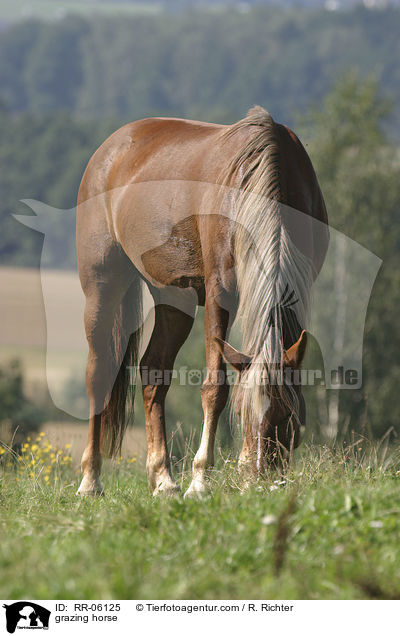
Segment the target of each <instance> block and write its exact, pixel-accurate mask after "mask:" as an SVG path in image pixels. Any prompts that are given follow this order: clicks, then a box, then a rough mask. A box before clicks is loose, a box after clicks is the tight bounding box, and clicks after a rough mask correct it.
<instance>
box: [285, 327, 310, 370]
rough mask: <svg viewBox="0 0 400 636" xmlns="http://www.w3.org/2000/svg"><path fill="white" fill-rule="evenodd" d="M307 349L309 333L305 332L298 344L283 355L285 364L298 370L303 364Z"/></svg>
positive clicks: (302, 333)
mask: <svg viewBox="0 0 400 636" xmlns="http://www.w3.org/2000/svg"><path fill="white" fill-rule="evenodd" d="M306 347H307V331H305V330H303V331H302V332H301V336H300V338H299V339H298V341H297V342H295V343H294V345H292V346H291V347H290V348H289V349H288V350H287V351H285V352H284V354H283V364H286V365H287V366H288V367H291V368H292V369H298V368H299V367H300V366H301V363H302V362H303V359H304V355H305V353H306Z"/></svg>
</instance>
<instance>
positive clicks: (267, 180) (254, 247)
mask: <svg viewBox="0 0 400 636" xmlns="http://www.w3.org/2000/svg"><path fill="white" fill-rule="evenodd" d="M244 129H245V130H247V131H249V135H248V140H247V142H246V143H245V144H244V145H243V146H242V147H241V148H240V149H239V150H238V152H237V153H236V155H235V156H234V157H233V158H232V160H231V162H230V163H229V166H228V168H227V172H226V174H225V175H224V178H225V183H226V184H227V185H228V184H232V182H233V179H235V186H236V187H237V188H238V190H237V196H236V212H235V217H234V218H235V221H236V226H235V227H236V229H235V241H234V256H235V267H236V276H237V284H238V290H239V308H238V317H239V318H240V319H241V327H242V333H243V350H244V351H245V352H246V353H250V354H252V356H253V363H252V365H251V366H250V368H249V370H248V372H247V374H246V390H241V391H240V401H238V400H237V398H238V391H236V392H234V394H233V402H234V403H235V401H237V404H238V405H240V410H241V419H242V423H246V422H251V423H253V425H255V426H258V424H259V418H260V415H261V412H262V409H263V405H264V403H265V395H266V391H265V389H263V387H262V384H263V378H264V379H265V374H266V372H268V373H270V372H271V371H272V370H274V372H275V375H276V370H277V369H278V374H280V375H279V378H278V385H279V390H280V394H281V397H282V399H284V400H285V402H286V403H287V405H288V407H289V409H290V411H291V412H293V413H295V414H296V412H297V406H298V405H297V397H296V394H295V392H294V391H293V390H290V387H285V386H284V383H283V367H282V360H283V351H284V333H283V330H284V328H285V329H286V332H287V330H290V329H292V331H294V325H293V320H292V324H290V322H291V321H290V319H289V320H288V315H293V316H295V319H294V320H295V321H297V328H298V326H300V327H301V328H305V326H306V325H307V318H308V313H309V304H310V288H311V282H312V265H311V262H310V260H309V259H308V258H306V257H305V256H304V255H303V254H302V253H301V252H300V250H299V249H298V248H297V247H296V246H295V245H294V243H293V241H292V240H291V238H290V236H289V233H288V231H287V229H286V227H285V224H284V220H283V216H282V204H285V203H286V189H285V187H286V183H285V179H284V175H283V174H282V170H281V153H280V147H279V141H278V136H277V130H276V124H275V122H274V120H273V119H272V117H271V115H270V114H269V113H268V112H267V111H266V110H264V109H263V108H261V107H259V106H256V107H254V108H252V109H251V110H250V111H249V113H248V115H247V117H245V118H244V119H243V120H241V121H239V122H238V123H236V124H233V125H232V126H230V127H229V129H228V130H227V131H226V132H225V133H224V135H225V136H226V137H228V138H230V137H232V135H236V134H237V132H238V131H241V130H244ZM289 307H290V311H288V308H289ZM298 335H299V334H297V337H298ZM294 337H295V334H294V333H293V338H294ZM241 389H243V384H242V385H241Z"/></svg>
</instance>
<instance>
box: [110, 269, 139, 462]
mask: <svg viewBox="0 0 400 636" xmlns="http://www.w3.org/2000/svg"><path fill="white" fill-rule="evenodd" d="M142 320H143V298H142V282H141V279H140V277H139V275H138V274H136V276H135V278H134V280H133V282H132V283H131V285H130V287H129V289H128V290H127V292H126V294H125V296H124V298H123V300H122V302H121V304H120V307H119V310H118V311H117V313H116V315H115V319H114V326H113V331H112V343H111V344H112V352H113V357H114V364H115V365H116V368H118V365H119V370H118V373H117V376H116V379H115V382H114V386H113V388H112V391H111V395H110V399H109V401H108V404H107V406H106V408H105V409H104V411H103V412H102V414H101V449H102V452H103V454H104V455H105V456H108V457H113V456H116V455H118V454H120V452H121V445H122V440H123V437H124V433H125V430H126V428H127V426H128V424H129V423H130V422H131V421H133V405H134V398H135V387H136V380H137V376H138V365H139V347H140V340H141V334H142Z"/></svg>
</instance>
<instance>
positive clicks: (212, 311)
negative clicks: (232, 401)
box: [185, 288, 229, 497]
mask: <svg viewBox="0 0 400 636" xmlns="http://www.w3.org/2000/svg"><path fill="white" fill-rule="evenodd" d="M212 291H213V292H214V293H209V295H208V297H207V300H206V305H205V323H204V329H205V344H206V360H207V376H206V378H205V380H204V383H203V386H202V387H201V402H202V406H203V413H204V422H203V431H202V436H201V442H200V447H199V449H198V451H197V453H196V455H195V457H194V461H193V475H192V481H191V483H190V486H189V488H188V490H187V491H186V493H185V497H198V496H200V497H201V495H202V494H204V493H205V492H206V490H207V471H208V469H209V468H211V467H212V466H213V465H214V443H215V434H216V431H217V424H218V419H219V416H220V415H221V412H222V411H223V409H224V407H225V404H226V401H227V399H228V395H229V386H228V384H227V382H226V366H225V362H224V361H223V358H222V355H221V352H220V350H219V348H218V346H217V345H216V342H215V340H214V337H215V336H218V337H219V338H221V339H225V337H226V332H227V329H228V324H229V312H228V311H227V310H225V309H223V308H222V307H220V305H219V304H218V289H217V288H214V290H212Z"/></svg>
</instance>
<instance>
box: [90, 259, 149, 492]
mask: <svg viewBox="0 0 400 636" xmlns="http://www.w3.org/2000/svg"><path fill="white" fill-rule="evenodd" d="M107 257H108V258H107V260H106V262H104V264H102V265H100V266H99V263H98V262H97V260H95V259H93V260H92V259H89V256H87V260H86V262H85V264H84V265H85V266H84V267H82V271H83V274H82V272H81V281H82V287H83V290H84V292H85V296H86V307H85V330H86V336H87V340H88V344H89V355H88V362H87V367H86V388H87V393H88V397H89V404H90V415H89V432H88V439H87V444H86V448H85V450H84V453H83V456H82V462H81V467H82V482H81V485H80V487H79V490H78V494H80V495H96V494H101V493H102V492H103V488H102V485H101V482H100V470H101V461H102V458H101V444H102V439H101V437H102V426H103V423H102V415H103V418H104V413H105V409H106V408H107V407H109V405H110V403H111V401H112V399H113V393H112V391H113V386H114V383H115V384H116V378H117V382H118V377H119V375H118V369H119V366H120V365H121V362H122V358H123V356H124V353H125V349H126V346H127V344H128V340H129V336H130V333H131V331H132V325H130V324H128V323H126V324H125V325H124V333H122V332H121V333H120V334H119V339H118V342H116V341H115V320H116V316H117V315H118V312H119V311H121V307H123V304H124V297H125V295H126V294H127V291H128V290H129V289H130V286H131V284H132V280H133V277H134V275H135V273H136V270H135V269H134V268H133V266H132V264H131V263H130V261H129V259H128V258H127V257H126V256H125V255H124V254H122V253H120V252H119V249H117V248H115V249H114V250H111V251H109V252H108V254H107ZM89 262H90V265H88V263H89ZM81 265H83V258H82V259H81ZM136 276H137V273H136ZM127 297H128V296H127ZM132 310H133V308H131V312H132V313H134V312H133V311H132ZM121 331H122V330H121ZM116 349H118V351H116ZM124 371H125V370H124ZM114 388H115V387H114ZM119 408H120V409H124V408H125V407H124V405H122V404H121V405H120V407H119ZM103 433H104V431H103Z"/></svg>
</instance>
